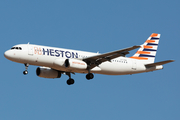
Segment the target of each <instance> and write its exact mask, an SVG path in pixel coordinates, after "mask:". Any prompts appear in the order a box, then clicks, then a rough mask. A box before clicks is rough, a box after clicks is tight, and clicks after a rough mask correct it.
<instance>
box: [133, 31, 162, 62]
mask: <svg viewBox="0 0 180 120" xmlns="http://www.w3.org/2000/svg"><path fill="white" fill-rule="evenodd" d="M159 38H160V34H157V33H152V34H151V36H150V37H149V38H148V39H147V40H146V42H145V43H144V44H142V45H141V48H139V50H138V51H137V52H136V53H135V54H134V55H133V56H132V57H130V58H133V59H138V60H142V62H144V63H147V64H148V63H154V61H155V56H156V52H157V48H158V44H159Z"/></svg>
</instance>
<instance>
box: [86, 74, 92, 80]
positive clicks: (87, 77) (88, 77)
mask: <svg viewBox="0 0 180 120" xmlns="http://www.w3.org/2000/svg"><path fill="white" fill-rule="evenodd" d="M93 78H94V75H93V74H92V73H88V74H87V75H86V79H87V80H90V79H93Z"/></svg>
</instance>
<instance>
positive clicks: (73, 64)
mask: <svg viewBox="0 0 180 120" xmlns="http://www.w3.org/2000/svg"><path fill="white" fill-rule="evenodd" d="M64 66H65V67H66V68H73V69H86V68H87V64H86V63H85V62H84V61H81V60H77V59H66V60H65V62H64Z"/></svg>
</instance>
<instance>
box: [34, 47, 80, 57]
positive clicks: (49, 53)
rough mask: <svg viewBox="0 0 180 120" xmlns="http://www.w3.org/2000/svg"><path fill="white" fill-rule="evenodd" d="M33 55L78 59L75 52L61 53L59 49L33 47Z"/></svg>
mask: <svg viewBox="0 0 180 120" xmlns="http://www.w3.org/2000/svg"><path fill="white" fill-rule="evenodd" d="M34 54H36V55H47V56H56V57H66V58H78V53H77V52H70V51H63V50H59V49H47V48H41V47H34Z"/></svg>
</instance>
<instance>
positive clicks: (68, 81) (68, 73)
mask: <svg viewBox="0 0 180 120" xmlns="http://www.w3.org/2000/svg"><path fill="white" fill-rule="evenodd" d="M66 75H68V76H69V79H68V80H67V82H66V83H67V84H68V85H72V84H74V79H72V78H71V73H70V72H66Z"/></svg>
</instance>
